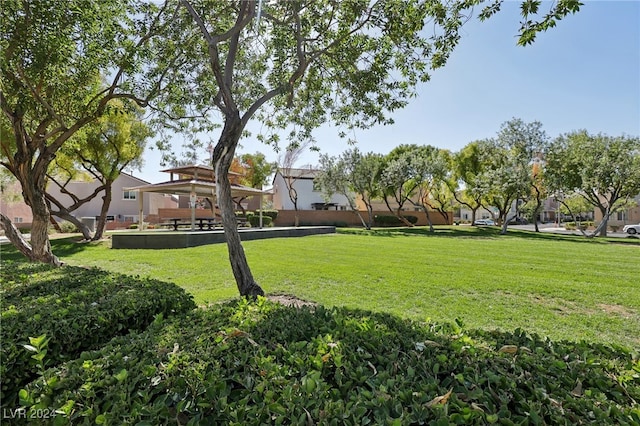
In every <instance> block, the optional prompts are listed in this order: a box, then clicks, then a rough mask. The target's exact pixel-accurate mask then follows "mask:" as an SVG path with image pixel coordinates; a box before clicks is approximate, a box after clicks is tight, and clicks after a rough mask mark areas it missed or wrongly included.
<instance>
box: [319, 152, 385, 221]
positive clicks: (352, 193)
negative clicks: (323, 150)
mask: <svg viewBox="0 0 640 426" xmlns="http://www.w3.org/2000/svg"><path fill="white" fill-rule="evenodd" d="M381 165H382V156H381V155H379V154H374V153H368V154H362V153H361V152H360V151H359V150H358V149H357V148H353V149H350V150H347V151H345V152H343V153H342V154H341V155H340V156H338V157H330V156H328V155H322V156H320V170H321V172H320V174H319V176H318V177H317V178H316V181H317V183H318V184H319V185H320V187H321V188H322V189H323V192H324V193H325V196H327V197H330V196H331V195H333V194H335V193H338V194H342V195H344V196H345V197H346V198H347V200H348V202H349V206H350V207H351V210H353V211H354V212H355V213H356V214H357V215H358V218H359V219H360V221H361V222H362V225H363V226H364V227H365V228H366V229H371V227H372V226H373V207H372V199H374V198H376V197H378V196H379V194H380V186H379V182H378V179H377V178H378V175H379V172H380V168H381ZM356 196H359V197H360V200H361V201H362V202H363V204H364V205H365V208H366V210H367V219H366V220H365V219H364V218H363V217H362V214H361V213H360V211H359V210H358V208H357V207H356Z"/></svg>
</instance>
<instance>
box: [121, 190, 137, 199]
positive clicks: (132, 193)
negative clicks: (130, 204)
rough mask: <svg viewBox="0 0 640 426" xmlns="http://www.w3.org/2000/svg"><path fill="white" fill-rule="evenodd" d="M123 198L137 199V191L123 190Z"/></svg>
mask: <svg viewBox="0 0 640 426" xmlns="http://www.w3.org/2000/svg"><path fill="white" fill-rule="evenodd" d="M122 199H123V200H135V199H136V192H135V191H123V192H122Z"/></svg>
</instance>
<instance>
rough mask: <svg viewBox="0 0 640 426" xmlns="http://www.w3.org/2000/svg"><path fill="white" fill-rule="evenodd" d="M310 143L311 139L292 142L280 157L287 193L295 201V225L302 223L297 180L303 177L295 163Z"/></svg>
mask: <svg viewBox="0 0 640 426" xmlns="http://www.w3.org/2000/svg"><path fill="white" fill-rule="evenodd" d="M309 145H310V142H309V141H305V142H303V143H301V144H291V145H289V146H288V147H287V149H286V151H285V152H284V153H283V154H282V155H281V156H280V158H279V159H278V165H277V168H278V171H279V172H280V173H281V174H282V177H283V178H284V184H285V186H286V187H287V195H289V199H290V200H291V202H292V203H293V210H294V211H295V213H294V214H295V219H294V224H295V226H299V225H300V217H299V216H298V190H297V189H296V182H297V181H298V179H300V178H301V177H302V176H301V172H300V170H298V169H297V168H296V167H295V165H296V163H297V162H298V160H299V159H300V156H301V155H302V153H303V152H304V151H305V150H306V149H307V148H308V147H309Z"/></svg>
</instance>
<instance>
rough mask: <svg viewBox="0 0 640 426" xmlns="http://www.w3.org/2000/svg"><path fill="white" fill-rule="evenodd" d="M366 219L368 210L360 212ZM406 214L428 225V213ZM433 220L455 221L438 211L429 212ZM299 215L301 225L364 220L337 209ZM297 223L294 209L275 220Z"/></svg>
mask: <svg viewBox="0 0 640 426" xmlns="http://www.w3.org/2000/svg"><path fill="white" fill-rule="evenodd" d="M360 214H362V215H363V218H364V219H365V221H366V220H367V212H360ZM373 214H374V215H376V214H378V215H385V216H386V215H390V214H391V213H389V211H388V210H386V211H377V212H373ZM405 215H406V216H416V217H417V218H418V223H417V224H416V225H418V226H424V225H427V224H428V223H427V215H426V214H425V213H424V212H405ZM429 216H431V221H432V223H433V224H434V225H450V224H451V223H453V216H452V213H449V217H448V220H447V221H445V220H444V218H443V217H442V215H440V213H437V212H429ZM298 217H299V219H300V225H335V224H338V225H341V224H346V225H347V226H362V222H361V221H360V219H359V218H358V216H357V215H356V214H355V213H354V212H352V211H335V210H299V211H298ZM294 224H295V211H294V210H280V211H279V212H278V217H277V218H276V221H275V226H293V225H294Z"/></svg>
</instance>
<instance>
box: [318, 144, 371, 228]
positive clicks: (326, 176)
mask: <svg viewBox="0 0 640 426" xmlns="http://www.w3.org/2000/svg"><path fill="white" fill-rule="evenodd" d="M314 184H315V185H318V186H319V187H320V188H321V189H322V193H323V195H324V197H325V201H328V200H330V199H331V197H332V196H333V195H334V194H341V195H343V196H344V197H345V198H346V199H347V203H349V208H350V209H351V211H353V212H355V213H356V215H357V216H358V219H360V222H361V223H362V226H364V227H365V228H367V222H366V221H365V220H364V218H363V217H362V215H361V214H360V211H358V208H357V207H356V194H355V192H354V191H353V190H352V189H351V173H350V171H349V170H348V169H347V164H346V163H345V161H344V160H343V158H342V156H340V157H332V156H329V155H326V154H323V155H321V156H320V172H319V173H318V175H317V176H316V177H315V179H314Z"/></svg>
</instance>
